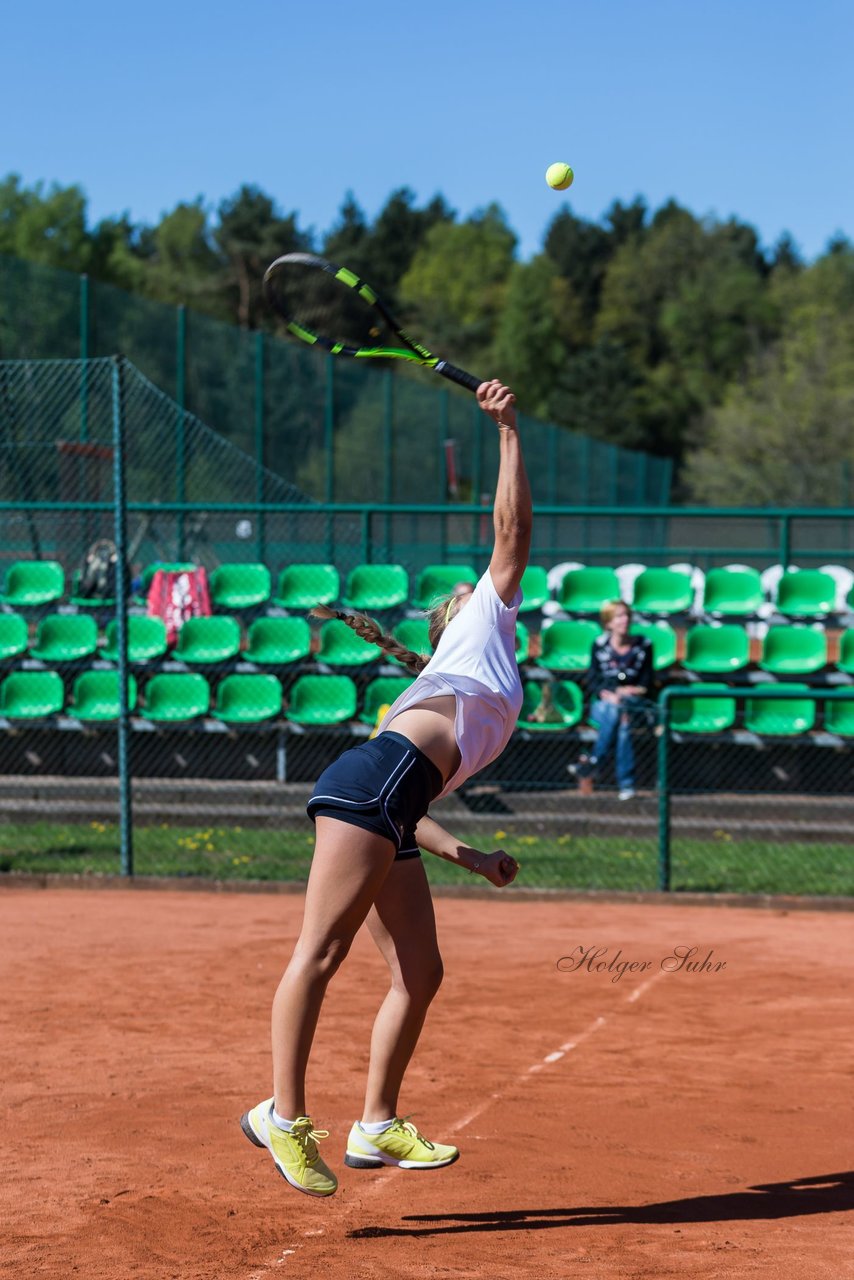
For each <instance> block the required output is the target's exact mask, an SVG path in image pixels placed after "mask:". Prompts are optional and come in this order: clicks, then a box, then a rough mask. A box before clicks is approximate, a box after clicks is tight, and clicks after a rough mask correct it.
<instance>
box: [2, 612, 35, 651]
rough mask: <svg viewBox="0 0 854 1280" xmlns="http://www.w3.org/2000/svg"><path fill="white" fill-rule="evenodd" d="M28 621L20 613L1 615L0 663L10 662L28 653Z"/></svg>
mask: <svg viewBox="0 0 854 1280" xmlns="http://www.w3.org/2000/svg"><path fill="white" fill-rule="evenodd" d="M27 644H28V635H27V620H26V618H22V617H21V615H20V614H19V613H0V662H8V661H9V660H10V658H17V657H19V656H20V655H21V654H22V653H25V652H26V649H27Z"/></svg>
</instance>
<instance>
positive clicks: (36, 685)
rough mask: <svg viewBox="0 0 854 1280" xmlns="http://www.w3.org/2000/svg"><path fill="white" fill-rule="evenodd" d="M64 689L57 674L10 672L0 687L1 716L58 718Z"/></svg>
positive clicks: (49, 672) (21, 718)
mask: <svg viewBox="0 0 854 1280" xmlns="http://www.w3.org/2000/svg"><path fill="white" fill-rule="evenodd" d="M64 697H65V687H64V685H63V683H62V676H61V675H60V674H59V673H58V672H57V671H13V672H12V674H11V675H8V676H7V677H6V679H5V680H4V681H3V683H2V685H0V715H3V716H8V718H9V719H10V720H38V719H41V718H42V717H43V716H54V715H58V714H59V712H60V711H61V710H62V703H63V699H64Z"/></svg>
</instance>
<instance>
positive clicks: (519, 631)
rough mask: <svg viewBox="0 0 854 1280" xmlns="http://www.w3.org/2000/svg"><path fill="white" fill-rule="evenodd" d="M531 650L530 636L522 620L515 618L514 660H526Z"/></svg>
mask: <svg viewBox="0 0 854 1280" xmlns="http://www.w3.org/2000/svg"><path fill="white" fill-rule="evenodd" d="M530 652H531V636H530V634H529V632H528V628H527V627H526V626H525V624H524V622H520V621H519V619H518V618H517V619H516V661H517V662H527V661H528V655H529V653H530Z"/></svg>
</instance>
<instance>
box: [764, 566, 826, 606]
mask: <svg viewBox="0 0 854 1280" xmlns="http://www.w3.org/2000/svg"><path fill="white" fill-rule="evenodd" d="M835 605H836V583H835V582H834V580H833V578H832V577H831V576H830V574H829V573H822V572H821V570H820V569H798V570H797V571H794V570H790V571H789V572H788V573H784V574H783V576H782V578H781V579H780V581H779V583H778V586H777V610H778V612H779V613H783V614H785V615H786V616H787V617H795V618H821V617H824V616H825V615H826V614H828V613H832V612H833V610H834V608H835Z"/></svg>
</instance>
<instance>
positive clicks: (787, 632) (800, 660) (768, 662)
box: [759, 623, 827, 676]
mask: <svg viewBox="0 0 854 1280" xmlns="http://www.w3.org/2000/svg"><path fill="white" fill-rule="evenodd" d="M759 665H760V667H762V669H763V670H764V671H772V672H773V673H774V675H778V676H783V675H796V676H806V675H811V674H812V673H813V672H814V671H820V670H821V669H822V667H824V666H826V665H827V639H826V637H825V634H824V632H823V631H814V630H813V629H812V627H799V626H796V625H795V624H794V623H789V624H788V625H787V626H777V627H769V628H768V632H767V634H766V636H765V642H764V644H763V646H762V660H761V662H760V663H759Z"/></svg>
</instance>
